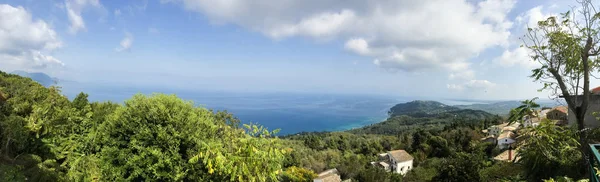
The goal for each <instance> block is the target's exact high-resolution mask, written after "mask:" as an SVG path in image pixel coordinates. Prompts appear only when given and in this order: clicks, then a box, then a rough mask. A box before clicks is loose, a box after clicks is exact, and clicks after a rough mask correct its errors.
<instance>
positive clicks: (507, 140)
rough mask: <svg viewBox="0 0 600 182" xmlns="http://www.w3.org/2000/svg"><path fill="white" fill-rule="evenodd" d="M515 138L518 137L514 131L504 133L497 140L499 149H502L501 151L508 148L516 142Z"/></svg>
mask: <svg viewBox="0 0 600 182" xmlns="http://www.w3.org/2000/svg"><path fill="white" fill-rule="evenodd" d="M515 136H516V134H515V132H514V131H509V130H506V131H504V132H502V133H501V134H500V136H498V138H497V141H498V148H500V149H505V148H508V146H510V145H511V144H513V143H515V142H516V138H515Z"/></svg>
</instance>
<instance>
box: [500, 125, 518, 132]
mask: <svg viewBox="0 0 600 182" xmlns="http://www.w3.org/2000/svg"><path fill="white" fill-rule="evenodd" d="M515 130H517V128H516V127H513V126H507V127H504V128H502V131H515Z"/></svg>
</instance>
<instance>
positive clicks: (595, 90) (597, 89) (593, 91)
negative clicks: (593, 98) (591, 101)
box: [590, 87, 600, 94]
mask: <svg viewBox="0 0 600 182" xmlns="http://www.w3.org/2000/svg"><path fill="white" fill-rule="evenodd" d="M590 92H592V94H600V87H596V88H593V89H592V90H590Z"/></svg>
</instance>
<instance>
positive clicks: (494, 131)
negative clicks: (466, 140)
mask: <svg viewBox="0 0 600 182" xmlns="http://www.w3.org/2000/svg"><path fill="white" fill-rule="evenodd" d="M520 125H521V124H519V123H513V124H511V125H508V123H502V124H499V125H493V126H490V128H488V136H499V135H500V134H501V133H502V132H503V131H506V130H510V131H515V130H517V128H519V126H520Z"/></svg>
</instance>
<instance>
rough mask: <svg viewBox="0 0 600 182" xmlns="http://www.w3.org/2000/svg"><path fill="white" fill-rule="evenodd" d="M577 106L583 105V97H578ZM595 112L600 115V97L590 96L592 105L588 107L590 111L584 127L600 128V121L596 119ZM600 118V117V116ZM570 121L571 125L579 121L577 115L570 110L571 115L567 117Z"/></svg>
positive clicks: (587, 113) (586, 116) (586, 115)
mask: <svg viewBox="0 0 600 182" xmlns="http://www.w3.org/2000/svg"><path fill="white" fill-rule="evenodd" d="M577 98H579V99H577V104H580V103H581V98H583V96H579V97H577ZM594 112H598V113H599V114H600V95H590V103H589V105H588V110H587V112H586V114H585V119H584V125H585V127H587V128H594V127H600V121H598V119H596V116H594ZM599 116H600V115H599ZM567 118H568V120H569V125H575V124H577V119H575V113H574V112H573V111H572V110H571V108H569V114H568V115H567Z"/></svg>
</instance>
